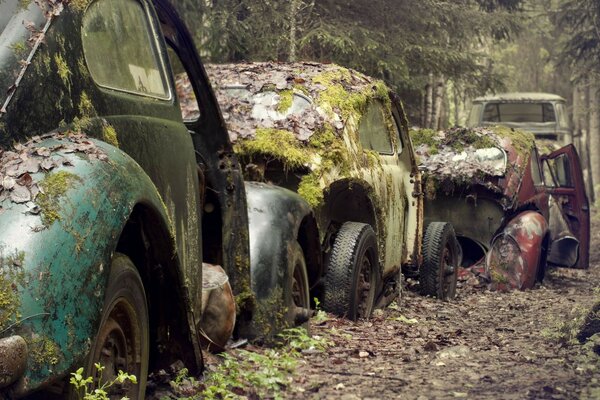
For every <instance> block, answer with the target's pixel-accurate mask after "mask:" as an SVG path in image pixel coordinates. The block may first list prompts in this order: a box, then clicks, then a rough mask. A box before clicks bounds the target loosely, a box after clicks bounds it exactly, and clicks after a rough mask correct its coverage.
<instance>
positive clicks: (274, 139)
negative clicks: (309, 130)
mask: <svg viewBox="0 0 600 400" xmlns="http://www.w3.org/2000/svg"><path fill="white" fill-rule="evenodd" d="M235 147H236V148H235V150H236V152H238V153H239V154H241V155H243V156H248V157H249V158H252V156H255V155H266V156H272V157H274V158H276V159H278V160H280V161H282V162H283V163H284V165H285V166H286V167H289V168H295V167H301V166H305V165H306V164H308V163H309V162H310V152H309V151H308V150H307V148H306V146H303V145H302V144H301V143H300V142H299V141H298V140H297V139H296V137H295V136H294V134H293V133H291V132H288V131H284V130H278V129H257V130H256V136H255V137H254V139H252V140H244V141H240V142H238V143H237V144H236V146H235Z"/></svg>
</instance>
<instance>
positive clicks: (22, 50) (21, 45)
mask: <svg viewBox="0 0 600 400" xmlns="http://www.w3.org/2000/svg"><path fill="white" fill-rule="evenodd" d="M10 49H11V50H12V51H13V52H14V53H15V56H17V58H20V57H23V56H24V55H25V54H27V44H26V43H25V42H24V41H21V42H15V43H13V44H11V45H10Z"/></svg>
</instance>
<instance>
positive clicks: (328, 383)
mask: <svg viewBox="0 0 600 400" xmlns="http://www.w3.org/2000/svg"><path fill="white" fill-rule="evenodd" d="M599 228H600V224H599V223H597V222H595V223H594V224H593V227H592V235H593V236H592V246H591V248H592V254H591V268H590V269H589V270H586V271H581V270H569V269H552V270H550V271H549V272H548V273H547V276H546V279H545V280H544V282H543V284H542V285H538V286H537V287H536V288H535V289H533V290H528V291H524V292H520V291H514V292H510V293H496V292H489V291H482V290H475V289H473V288H471V287H461V288H459V290H458V295H457V298H456V300H454V301H451V302H440V301H437V300H435V299H431V298H424V297H422V296H420V295H418V294H417V293H415V292H412V291H410V290H407V291H405V292H404V295H403V298H402V299H401V301H400V302H399V304H393V305H392V306H391V307H388V308H386V309H384V310H378V311H376V313H375V316H374V317H373V318H372V319H370V320H368V321H359V322H350V321H347V320H344V319H338V318H333V317H331V316H329V318H328V319H327V320H326V321H324V322H322V323H320V324H315V323H313V325H312V327H311V333H312V334H313V335H317V336H319V337H322V338H325V339H326V340H327V341H329V342H330V343H331V345H330V346H329V347H328V348H327V349H326V350H324V351H311V350H308V351H304V352H303V353H302V354H301V356H300V358H299V362H298V363H297V365H296V368H295V372H294V373H293V374H291V376H292V378H291V379H289V380H288V382H287V384H286V385H282V387H281V390H282V391H281V392H278V393H276V394H275V395H274V397H282V398H291V399H347V400H353V399H396V398H401V399H418V400H426V399H454V398H470V399H580V398H582V399H600V382H599V380H600V373H599V372H600V356H598V353H600V345H599V344H598V343H599V342H600V341H596V342H595V343H596V344H594V343H590V342H588V344H587V345H582V344H581V343H579V341H578V340H577V338H576V335H577V332H578V330H579V328H580V326H581V321H582V320H584V319H585V316H586V315H587V313H588V312H589V310H590V309H591V308H592V307H593V306H594V304H596V303H598V302H599V301H600V229H599ZM594 346H595V347H594ZM249 349H250V350H251V351H253V352H258V353H264V352H265V351H267V350H265V349H263V348H256V347H253V346H250V347H249ZM237 351H238V350H233V351H231V352H230V354H234V355H235V352H237ZM216 360H217V359H216V358H215V357H210V356H209V357H208V358H207V361H208V366H209V370H211V369H212V370H214V368H215V363H216ZM164 394H165V393H164V392H163V393H162V394H161V396H155V397H154V398H165V397H163V396H162V395H164ZM194 394H197V392H196V393H194ZM236 394H237V395H242V398H244V397H246V398H251V399H253V398H261V397H264V396H257V395H256V394H252V392H251V391H250V392H248V391H245V392H244V391H241V392H239V393H236ZM188 395H189V394H188ZM179 397H181V393H179V395H176V394H175V393H173V392H171V393H168V396H167V397H166V398H171V399H172V398H179Z"/></svg>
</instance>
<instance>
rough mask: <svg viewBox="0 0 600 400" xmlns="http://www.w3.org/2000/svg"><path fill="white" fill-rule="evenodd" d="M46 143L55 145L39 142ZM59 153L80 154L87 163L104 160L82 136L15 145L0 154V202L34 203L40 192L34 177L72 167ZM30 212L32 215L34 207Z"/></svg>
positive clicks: (53, 136) (71, 134) (66, 135)
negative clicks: (52, 141) (7, 200)
mask: <svg viewBox="0 0 600 400" xmlns="http://www.w3.org/2000/svg"><path fill="white" fill-rule="evenodd" d="M48 139H54V140H55V141H56V142H57V143H56V144H53V145H51V146H50V147H45V146H42V145H40V142H42V141H43V140H44V141H45V140H48ZM60 153H63V154H69V153H80V154H84V155H86V156H87V158H88V159H89V160H100V161H107V160H108V155H107V154H106V153H105V152H104V150H102V149H101V148H99V147H98V146H96V144H95V143H94V142H93V141H91V140H90V139H89V138H88V137H87V136H86V135H84V134H82V133H78V132H64V133H58V132H54V133H50V134H47V135H42V136H34V137H32V138H31V139H30V140H29V141H27V142H26V143H23V144H22V143H16V144H15V145H14V146H13V148H12V150H6V151H2V150H0V202H3V201H4V200H6V199H9V200H10V201H12V202H13V203H17V204H24V203H29V202H32V201H35V199H36V197H37V195H38V194H39V193H40V192H42V188H41V187H40V186H39V180H40V179H38V178H37V177H35V174H38V173H40V172H42V173H44V172H45V173H47V172H50V171H52V170H53V169H55V168H58V167H61V166H72V165H73V164H72V161H70V160H69V159H68V158H66V157H64V156H63V155H61V154H60ZM30 208H31V210H30V211H31V212H32V213H35V210H36V209H35V207H34V206H32V207H30Z"/></svg>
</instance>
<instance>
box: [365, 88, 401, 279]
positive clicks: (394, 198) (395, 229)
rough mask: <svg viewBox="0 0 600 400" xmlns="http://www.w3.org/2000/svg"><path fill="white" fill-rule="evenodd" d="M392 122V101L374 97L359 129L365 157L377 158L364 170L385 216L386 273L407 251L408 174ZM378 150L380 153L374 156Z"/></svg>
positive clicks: (398, 262) (383, 223) (381, 245)
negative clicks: (403, 169) (404, 170)
mask: <svg viewBox="0 0 600 400" xmlns="http://www.w3.org/2000/svg"><path fill="white" fill-rule="evenodd" d="M392 126H393V118H392V115H391V113H390V107H389V104H386V103H384V102H383V101H382V100H380V99H378V98H372V99H371V100H370V101H369V103H368V106H367V108H366V110H365V113H364V114H363V115H362V117H361V119H360V123H359V126H358V133H359V138H360V143H361V144H362V147H363V149H364V151H365V155H364V156H365V158H366V159H371V160H373V162H370V163H369V165H368V167H367V168H364V169H363V170H362V171H361V173H362V177H363V179H366V180H367V181H368V182H369V184H370V185H371V186H372V187H373V190H374V192H375V194H376V196H377V199H376V201H377V203H378V206H379V207H380V216H381V218H382V219H383V221H382V225H383V230H384V237H385V243H381V242H380V251H381V254H384V257H383V261H384V265H383V274H384V276H385V275H386V274H388V273H390V272H392V271H394V270H395V269H396V268H397V267H399V266H400V264H401V260H402V256H403V254H406V251H405V249H404V244H405V237H403V236H404V235H403V233H404V231H405V230H404V219H405V218H404V216H405V212H404V211H405V210H406V207H407V204H408V199H407V198H406V195H405V192H406V190H405V186H406V185H405V184H408V181H407V182H404V180H405V176H404V174H402V172H401V170H400V168H399V162H398V147H399V148H400V149H401V148H402V146H401V145H400V146H399V145H398V141H399V140H400V137H399V135H397V134H394V133H393V129H392ZM375 153H376V154H377V156H375V157H373V156H374V155H375ZM375 160H377V161H375ZM380 240H381V239H380Z"/></svg>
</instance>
